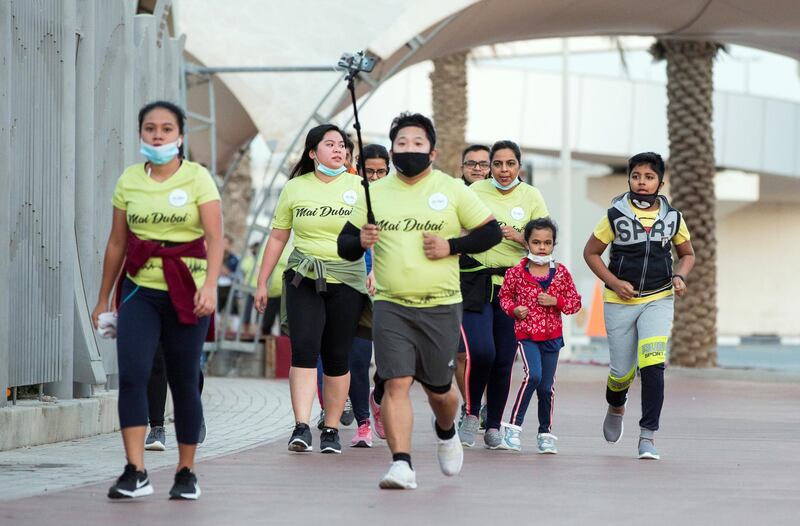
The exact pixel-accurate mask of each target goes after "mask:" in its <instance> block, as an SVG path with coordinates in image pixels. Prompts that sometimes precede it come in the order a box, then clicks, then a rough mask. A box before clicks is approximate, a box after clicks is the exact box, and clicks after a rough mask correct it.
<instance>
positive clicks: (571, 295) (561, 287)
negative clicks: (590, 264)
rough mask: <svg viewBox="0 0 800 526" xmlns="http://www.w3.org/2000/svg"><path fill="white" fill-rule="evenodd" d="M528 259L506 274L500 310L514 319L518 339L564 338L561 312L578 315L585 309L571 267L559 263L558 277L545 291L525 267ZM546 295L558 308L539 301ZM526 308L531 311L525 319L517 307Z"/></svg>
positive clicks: (538, 340)
mask: <svg viewBox="0 0 800 526" xmlns="http://www.w3.org/2000/svg"><path fill="white" fill-rule="evenodd" d="M527 264H528V258H525V259H523V260H522V261H521V262H520V263H519V264H518V265H516V266H514V267H511V268H510V269H508V270H507V271H506V276H505V281H503V287H502V288H501V289H500V307H501V308H502V309H503V310H504V311H505V313H506V314H508V315H509V316H511V317H512V318H513V319H514V332H515V333H516V335H517V339H518V340H523V339H531V340H533V341H537V342H541V341H545V340H552V339H555V338H558V337H560V336H561V335H562V333H561V313H562V312H563V313H564V314H575V313H576V312H578V311H579V310H581V296H580V294H578V291H577V290H576V289H575V283H574V282H573V281H572V276H571V275H570V273H569V271H568V270H567V267H565V266H564V265H562V264H560V263H559V264H558V266H557V267H556V273H555V276H553V281H552V282H551V283H550V286H549V287H548V288H547V290H546V291H545V290H544V289H542V286H541V285H540V284H539V283H538V282H537V281H536V280H535V279H533V276H531V274H530V272H528V270H527V269H526V268H525V266H526V265H527ZM542 292H545V293H546V294H549V295H550V296H554V297H555V298H556V305H555V306H553V307H543V306H542V305H539V302H538V300H537V298H538V297H539V294H541V293H542ZM519 306H525V307H528V309H530V312H529V313H528V316H526V317H525V319H524V320H520V319H518V318H517V317H516V316H515V315H514V308H516V307H519Z"/></svg>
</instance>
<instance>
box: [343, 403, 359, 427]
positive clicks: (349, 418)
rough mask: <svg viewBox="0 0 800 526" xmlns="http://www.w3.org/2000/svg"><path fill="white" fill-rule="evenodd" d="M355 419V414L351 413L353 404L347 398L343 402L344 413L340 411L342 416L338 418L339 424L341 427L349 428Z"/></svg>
mask: <svg viewBox="0 0 800 526" xmlns="http://www.w3.org/2000/svg"><path fill="white" fill-rule="evenodd" d="M355 419H356V414H355V413H353V403H352V402H351V401H350V398H348V399H347V400H345V401H344V411H342V416H340V417H339V423H340V424H342V425H343V426H349V425H350V424H352V423H353V420H355Z"/></svg>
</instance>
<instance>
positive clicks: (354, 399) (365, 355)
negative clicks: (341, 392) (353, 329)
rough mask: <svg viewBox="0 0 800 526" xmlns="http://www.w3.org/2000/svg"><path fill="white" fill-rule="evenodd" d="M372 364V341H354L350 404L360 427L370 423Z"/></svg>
mask: <svg viewBox="0 0 800 526" xmlns="http://www.w3.org/2000/svg"><path fill="white" fill-rule="evenodd" d="M371 362H372V341H370V340H366V339H364V338H356V339H355V340H353V350H352V351H351V352H350V402H351V403H352V404H353V413H354V414H355V417H356V423H358V425H361V424H363V423H364V422H369V364H370V363H371Z"/></svg>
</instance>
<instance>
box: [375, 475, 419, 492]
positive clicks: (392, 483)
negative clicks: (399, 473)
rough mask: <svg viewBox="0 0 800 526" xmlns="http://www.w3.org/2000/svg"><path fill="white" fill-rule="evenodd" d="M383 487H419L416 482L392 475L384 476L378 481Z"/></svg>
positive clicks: (380, 486)
mask: <svg viewBox="0 0 800 526" xmlns="http://www.w3.org/2000/svg"><path fill="white" fill-rule="evenodd" d="M378 487H379V488H381V489H417V483H416V482H411V483H408V482H402V481H399V480H396V479H393V478H391V477H383V478H382V479H381V481H380V482H379V483H378Z"/></svg>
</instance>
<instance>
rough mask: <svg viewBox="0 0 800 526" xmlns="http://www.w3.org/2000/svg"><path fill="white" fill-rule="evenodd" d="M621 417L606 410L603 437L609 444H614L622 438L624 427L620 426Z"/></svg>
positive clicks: (609, 409)
mask: <svg viewBox="0 0 800 526" xmlns="http://www.w3.org/2000/svg"><path fill="white" fill-rule="evenodd" d="M622 416H623V415H618V414H615V413H612V412H611V408H610V407H609V408H608V411H607V412H606V418H605V420H603V436H604V437H605V439H606V442H608V443H609V444H616V443H617V442H619V441H620V439H621V438H622V432H623V431H624V429H625V426H624V425H623V424H622Z"/></svg>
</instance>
